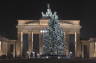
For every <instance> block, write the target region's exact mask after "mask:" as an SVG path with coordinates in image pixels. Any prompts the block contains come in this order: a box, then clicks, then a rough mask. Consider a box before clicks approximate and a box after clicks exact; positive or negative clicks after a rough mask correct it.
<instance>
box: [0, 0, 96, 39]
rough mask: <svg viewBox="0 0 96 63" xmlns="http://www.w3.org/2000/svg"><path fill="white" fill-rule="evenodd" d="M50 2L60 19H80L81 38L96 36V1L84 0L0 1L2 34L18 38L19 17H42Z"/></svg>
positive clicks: (0, 28) (0, 27) (0, 29)
mask: <svg viewBox="0 0 96 63" xmlns="http://www.w3.org/2000/svg"><path fill="white" fill-rule="evenodd" d="M47 3H49V4H50V6H51V9H52V11H57V14H58V16H59V19H79V20H80V21H81V24H80V25H81V26H82V29H81V39H88V38H90V37H96V28H95V27H96V2H95V0H94V1H92V0H91V1H88V0H87V1H84V0H50V1H48V0H31V1H29V0H26V1H24V0H22V1H17V0H13V1H9V0H8V1H0V35H2V36H5V37H7V38H10V39H16V37H17V36H16V35H17V30H16V25H17V21H16V20H18V19H36V20H38V19H40V18H41V11H44V12H45V11H46V8H47V7H46V4H47Z"/></svg>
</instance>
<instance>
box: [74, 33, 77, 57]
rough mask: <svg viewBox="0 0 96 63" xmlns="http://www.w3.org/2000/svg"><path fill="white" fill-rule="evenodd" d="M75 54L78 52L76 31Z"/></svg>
mask: <svg viewBox="0 0 96 63" xmlns="http://www.w3.org/2000/svg"><path fill="white" fill-rule="evenodd" d="M74 38H75V56H76V54H77V33H76V32H75V37H74Z"/></svg>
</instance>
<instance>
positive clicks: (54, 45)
mask: <svg viewBox="0 0 96 63" xmlns="http://www.w3.org/2000/svg"><path fill="white" fill-rule="evenodd" d="M42 17H43V18H48V28H47V29H45V30H46V31H47V32H46V33H44V37H43V39H44V54H49V55H64V30H63V29H62V28H61V27H60V24H59V20H58V16H57V13H56V12H54V13H52V12H51V9H50V6H49V4H48V9H47V12H46V14H44V13H43V12H42Z"/></svg>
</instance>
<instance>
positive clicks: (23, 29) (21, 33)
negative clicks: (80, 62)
mask: <svg viewBox="0 0 96 63" xmlns="http://www.w3.org/2000/svg"><path fill="white" fill-rule="evenodd" d="M59 23H60V26H61V27H62V28H63V29H64V43H65V44H66V49H64V55H67V56H68V54H69V52H70V51H71V52H73V55H74V56H80V51H79V50H80V49H79V48H80V47H79V45H78V44H79V43H80V28H81V26H80V20H60V21H59ZM47 27H48V19H40V20H18V25H17V33H18V40H17V42H16V55H17V56H22V55H24V54H25V53H26V52H27V51H29V52H30V53H32V52H33V51H34V52H36V53H39V54H43V45H44V44H43V38H42V37H43V33H44V31H43V30H44V29H45V28H47Z"/></svg>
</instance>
